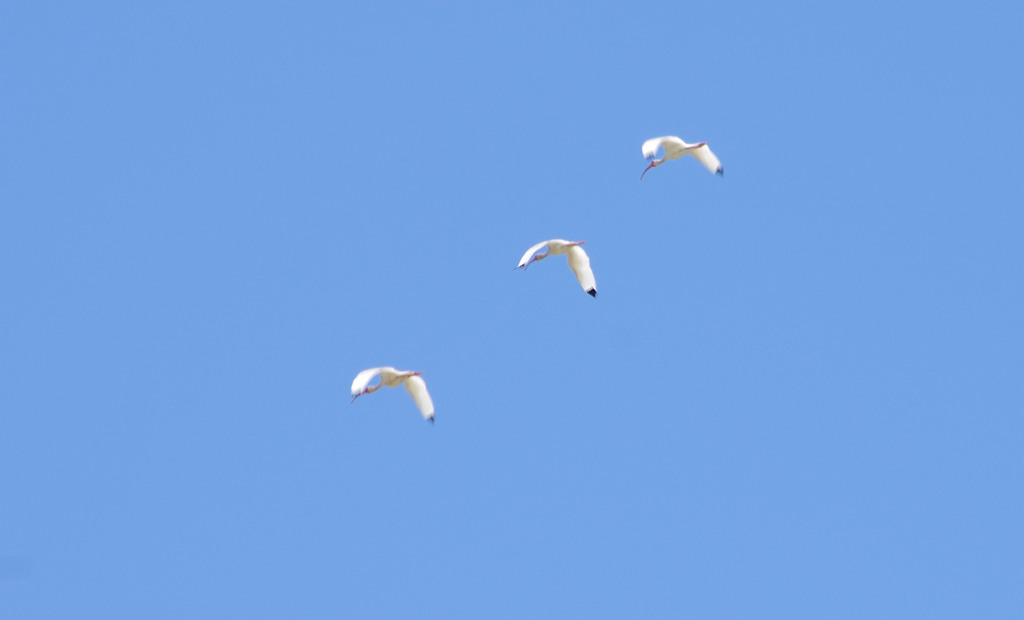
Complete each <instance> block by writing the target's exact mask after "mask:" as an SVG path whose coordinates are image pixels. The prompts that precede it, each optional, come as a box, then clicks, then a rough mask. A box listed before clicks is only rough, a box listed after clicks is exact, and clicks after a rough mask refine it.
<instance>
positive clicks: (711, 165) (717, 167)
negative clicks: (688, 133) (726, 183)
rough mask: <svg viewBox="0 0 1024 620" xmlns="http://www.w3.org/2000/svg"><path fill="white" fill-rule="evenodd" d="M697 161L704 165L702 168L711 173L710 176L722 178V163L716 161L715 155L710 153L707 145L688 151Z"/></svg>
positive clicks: (723, 172)
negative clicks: (720, 176) (715, 175)
mask: <svg viewBox="0 0 1024 620" xmlns="http://www.w3.org/2000/svg"><path fill="white" fill-rule="evenodd" d="M690 152H691V153H692V154H693V156H694V157H696V158H697V161H699V162H700V163H702V164H704V167H705V168H707V169H708V170H710V171H711V173H712V174H721V175H723V176H724V174H725V169H724V168H722V162H720V161H718V158H717V157H715V154H714V153H712V152H711V149H710V148H708V145H706V144H705V145H703V146H699V147H697V148H695V149H693V150H692V151H690Z"/></svg>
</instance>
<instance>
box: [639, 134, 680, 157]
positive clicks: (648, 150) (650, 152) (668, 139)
mask: <svg viewBox="0 0 1024 620" xmlns="http://www.w3.org/2000/svg"><path fill="white" fill-rule="evenodd" d="M658 147H663V148H664V149H665V154H666V155H668V149H669V148H671V147H676V148H679V149H683V148H686V143H685V142H683V141H682V139H681V138H677V137H676V136H662V137H660V138H651V139H650V140H648V141H647V142H644V144H643V146H641V147H640V150H641V151H643V153H644V157H645V158H647V159H651V158H652V157H655V156H656V155H657V154H658Z"/></svg>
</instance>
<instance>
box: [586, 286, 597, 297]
mask: <svg viewBox="0 0 1024 620" xmlns="http://www.w3.org/2000/svg"><path fill="white" fill-rule="evenodd" d="M587 295H590V296H591V297H597V289H596V288H592V289H587Z"/></svg>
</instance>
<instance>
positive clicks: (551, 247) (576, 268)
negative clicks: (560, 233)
mask: <svg viewBox="0 0 1024 620" xmlns="http://www.w3.org/2000/svg"><path fill="white" fill-rule="evenodd" d="M584 243H586V241H566V240H565V239H549V240H548V241H541V242H540V243H538V244H537V245H535V246H533V247H532V248H530V249H529V250H527V251H526V254H523V257H522V258H521V259H519V265H518V266H517V267H516V269H526V268H527V267H529V266H530V264H531V263H534V262H536V261H539V260H541V259H543V258H546V257H547V256H549V255H552V254H554V255H556V256H557V255H558V254H565V255H566V260H568V261H569V268H570V269H572V272H573V274H575V275H576V281H577V282H579V283H580V286H582V287H583V290H584V291H586V292H587V294H588V295H590V296H591V297H597V281H596V280H594V272H593V270H592V269H591V268H590V257H589V256H587V253H586V252H584V251H583V248H581V247H580V246H581V245H583V244H584ZM544 246H547V248H548V251H547V252H544V253H543V254H537V255H536V256H534V254H536V253H537V251H538V250H540V249H541V248H543V247H544Z"/></svg>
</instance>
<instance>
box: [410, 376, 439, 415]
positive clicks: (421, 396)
mask: <svg viewBox="0 0 1024 620" xmlns="http://www.w3.org/2000/svg"><path fill="white" fill-rule="evenodd" d="M405 391H406V392H409V395H410V396H412V399H413V400H414V401H415V402H416V406H417V407H419V410H420V413H421V414H422V415H423V419H424V420H430V419H433V417H434V401H432V400H430V393H429V392H427V383H426V382H425V381H424V380H423V377H421V376H419V375H413V376H411V377H407V378H406V379H405Z"/></svg>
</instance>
